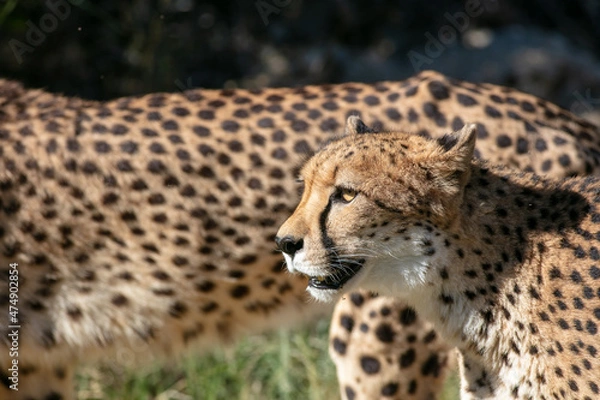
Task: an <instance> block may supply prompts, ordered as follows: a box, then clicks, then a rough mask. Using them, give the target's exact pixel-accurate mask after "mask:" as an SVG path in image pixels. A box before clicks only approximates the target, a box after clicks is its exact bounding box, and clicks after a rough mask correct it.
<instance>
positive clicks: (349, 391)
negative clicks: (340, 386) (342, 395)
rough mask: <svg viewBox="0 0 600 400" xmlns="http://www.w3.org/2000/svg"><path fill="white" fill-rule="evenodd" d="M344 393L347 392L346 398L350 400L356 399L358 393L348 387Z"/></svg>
mask: <svg viewBox="0 0 600 400" xmlns="http://www.w3.org/2000/svg"><path fill="white" fill-rule="evenodd" d="M344 392H346V398H347V399H348V400H354V399H355V398H356V393H355V392H354V390H353V389H352V388H351V387H350V386H346V387H345V388H344Z"/></svg>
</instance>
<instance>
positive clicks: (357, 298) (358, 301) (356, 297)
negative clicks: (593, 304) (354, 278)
mask: <svg viewBox="0 0 600 400" xmlns="http://www.w3.org/2000/svg"><path fill="white" fill-rule="evenodd" d="M350 301H352V303H353V304H354V305H355V306H356V307H360V306H362V305H363V303H364V302H365V298H364V297H363V295H362V294H360V293H356V292H354V293H351V294H350ZM599 310H600V309H599ZM413 312H414V311H413ZM415 316H416V315H415ZM599 319H600V318H599Z"/></svg>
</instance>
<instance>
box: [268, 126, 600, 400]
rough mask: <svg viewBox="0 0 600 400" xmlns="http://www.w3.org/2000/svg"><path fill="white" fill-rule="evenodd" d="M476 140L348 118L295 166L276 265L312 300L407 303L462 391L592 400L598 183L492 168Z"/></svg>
mask: <svg viewBox="0 0 600 400" xmlns="http://www.w3.org/2000/svg"><path fill="white" fill-rule="evenodd" d="M476 140H477V127H476V125H474V124H469V123H467V124H466V125H465V126H464V127H463V128H462V129H460V130H458V131H455V132H452V133H448V134H446V135H444V136H442V137H439V138H437V139H428V138H423V137H419V136H416V135H411V134H406V133H402V132H397V131H391V132H386V131H378V130H373V129H370V128H368V127H367V126H366V125H365V124H364V123H363V122H362V121H361V120H360V119H359V118H358V117H356V116H351V117H349V118H348V123H347V126H346V135H345V136H344V137H342V138H339V139H336V140H332V142H331V143H329V144H328V145H327V146H325V147H324V148H323V149H322V150H321V151H319V152H318V153H317V154H316V155H315V156H314V157H312V158H311V159H309V161H308V162H307V163H306V164H305V165H304V167H303V168H302V171H301V173H300V179H301V180H302V181H303V182H304V187H305V190H304V194H303V196H302V198H301V200H300V203H299V205H298V207H297V208H296V210H295V211H294V213H293V214H292V216H291V217H290V218H289V219H288V220H287V221H286V222H285V223H284V224H283V225H282V227H281V228H280V229H279V231H278V234H277V238H276V242H277V243H278V246H279V247H280V248H281V250H282V251H283V253H284V256H285V259H286V264H287V268H288V269H289V270H290V271H291V272H294V273H298V274H301V275H304V276H307V277H308V288H307V290H308V292H309V293H310V294H311V295H312V296H313V297H314V298H316V299H317V300H321V301H324V302H331V301H333V300H335V299H337V298H338V297H339V296H340V295H341V294H342V293H345V292H348V291H350V292H351V291H352V290H354V289H356V288H359V287H361V288H364V289H365V290H370V291H374V292H377V293H381V294H383V295H388V296H394V297H397V298H399V299H402V300H403V301H405V302H406V303H407V304H409V305H411V306H412V307H414V309H415V310H416V311H417V313H419V315H421V316H422V317H423V318H425V319H426V320H427V321H430V322H431V323H432V324H433V326H434V327H435V329H436V330H437V331H438V332H440V334H441V336H442V337H443V338H444V339H445V340H446V341H447V342H448V343H449V344H451V345H453V346H456V347H457V349H458V350H459V365H460V375H461V395H462V398H464V399H492V398H494V399H496V398H497V399H508V398H516V399H552V398H555V399H558V398H564V399H589V400H591V399H595V398H598V395H599V394H600V386H599V384H600V356H599V354H598V351H599V350H600V335H599V334H598V326H599V324H600V299H599V298H600V285H599V284H598V282H600V267H599V265H600V264H599V262H598V261H599V260H600V250H599V248H600V244H599V241H600V228H599V226H600V225H599V224H600V207H599V206H598V203H600V195H599V193H600V179H599V178H595V177H579V178H569V179H566V180H562V181H555V180H547V179H545V178H542V177H540V176H538V175H535V174H533V173H527V172H515V171H514V170H512V169H510V168H507V167H504V166H493V165H491V164H488V163H484V162H481V161H479V160H476V159H475V158H474V150H475V143H476ZM363 362H365V363H370V364H373V365H370V367H369V368H375V366H374V364H375V363H377V362H378V361H377V360H376V359H365V360H364V361H363Z"/></svg>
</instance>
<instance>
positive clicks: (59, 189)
mask: <svg viewBox="0 0 600 400" xmlns="http://www.w3.org/2000/svg"><path fill="white" fill-rule="evenodd" d="M498 101H501V103H498ZM531 106H533V109H532V108H531ZM498 113H500V114H501V115H500V116H498ZM353 114H354V115H360V116H361V117H362V118H363V119H364V120H365V121H366V122H367V124H369V125H370V126H386V127H389V128H394V129H401V130H406V131H410V132H414V133H419V134H421V135H430V136H433V137H439V136H440V135H442V134H443V133H445V132H446V131H448V129H449V128H451V127H454V126H458V125H462V124H463V123H464V122H465V121H472V122H474V123H478V124H479V125H478V127H479V128H480V131H481V132H482V135H483V133H484V132H485V133H487V138H481V140H480V141H479V142H478V149H477V151H478V154H479V155H480V156H481V157H483V158H487V159H494V160H496V161H499V162H504V163H507V164H510V165H513V166H519V167H521V168H524V169H536V170H540V169H544V171H543V172H546V173H554V174H575V173H577V174H583V173H587V172H592V171H593V170H594V169H595V168H597V165H598V163H597V160H596V158H595V154H597V152H594V151H592V150H597V146H596V141H595V140H596V138H597V137H598V135H597V130H596V128H594V127H593V126H591V125H590V124H587V123H585V122H584V121H582V120H580V119H577V118H576V117H574V116H572V115H571V114H569V113H567V112H565V111H563V110H561V109H560V108H558V107H556V106H555V105H552V104H549V103H546V102H543V101H541V100H539V99H536V98H534V97H532V96H529V95H526V94H523V93H520V92H517V91H513V90H510V89H504V88H499V87H496V86H492V85H478V84H471V83H465V82H460V81H455V80H451V79H448V78H446V77H444V76H442V75H440V74H437V73H434V72H424V73H421V74H419V75H417V76H415V77H413V78H410V79H408V80H406V81H402V82H382V83H377V84H372V85H369V84H360V83H352V84H342V85H329V86H309V87H305V88H299V89H288V88H281V89H264V90H260V91H247V90H233V91H220V90H194V91H189V92H185V93H170V94H159V93H155V94H149V95H145V96H138V97H128V98H121V99H116V100H113V101H109V102H102V103H100V102H94V101H86V100H81V99H76V98H66V97H63V96H59V95H54V94H50V93H47V92H44V91H43V90H26V89H24V88H23V87H21V85H19V84H18V83H15V82H10V81H4V80H2V81H0V152H1V153H0V166H1V167H2V168H1V169H0V203H1V211H0V213H1V221H2V222H1V223H0V228H1V236H0V247H1V250H2V251H1V253H0V270H2V271H3V272H2V275H3V276H5V277H6V276H8V269H9V263H12V262H18V263H19V267H18V268H19V276H20V287H19V304H18V305H19V320H20V321H22V325H21V331H20V341H19V344H20V351H19V362H20V366H21V369H20V374H19V379H20V389H21V390H20V391H19V393H18V394H15V393H14V392H9V391H7V389H6V388H5V387H4V386H2V387H0V398H8V397H9V396H11V397H10V398H14V395H18V396H19V397H21V398H46V397H48V398H60V397H62V398H71V397H73V395H74V394H73V389H72V388H73V382H72V374H73V371H74V368H75V367H76V365H77V364H78V363H80V362H94V361H96V360H98V359H102V360H109V361H111V362H118V363H128V362H131V361H135V360H136V359H139V358H144V357H147V356H151V357H156V356H160V355H171V354H178V353H180V352H181V350H182V349H183V348H189V347H200V348H201V347H206V346H214V345H215V343H221V342H228V341H231V340H233V339H235V338H237V337H239V336H240V335H244V334H247V333H255V332H261V331H264V330H265V329H270V328H272V327H278V326H281V325H289V324H291V323H292V322H300V321H302V320H305V319H306V318H314V317H315V316H316V315H320V314H322V313H323V310H316V309H315V307H311V306H310V303H307V302H306V295H305V293H304V290H305V285H306V282H305V280H303V279H301V278H297V277H291V276H289V275H287V274H285V273H284V272H283V269H282V260H281V256H280V255H279V254H277V253H276V252H275V251H274V245H273V242H272V239H273V237H274V235H275V232H276V229H277V226H278V225H279V224H281V223H282V222H283V221H284V219H285V218H286V217H287V216H288V215H289V213H290V212H291V211H292V210H293V207H294V206H295V205H296V204H297V202H298V200H299V197H298V196H297V191H298V185H297V184H295V183H294V178H295V175H296V172H297V170H296V166H297V165H299V164H300V162H301V161H303V159H304V158H305V157H306V155H307V154H309V153H310V152H311V151H312V150H314V149H316V148H318V147H319V145H320V144H321V143H322V142H323V141H325V140H327V139H328V138H330V137H332V136H335V135H337V134H338V133H339V132H341V131H342V129H343V124H344V121H345V119H346V117H347V116H348V115H353ZM536 121H539V123H537V122H536ZM540 139H541V140H544V143H545V147H544V150H538V149H537V148H536V143H537V141H538V140H540ZM524 140H525V141H527V143H528V145H527V146H526V147H527V149H525V148H524V146H523V143H524V142H523V141H524ZM509 142H510V143H509ZM557 143H560V144H557ZM524 149H525V150H526V151H525V152H523V150H524ZM562 156H566V157H568V160H569V162H568V163H563V164H564V165H561V164H560V163H559V162H558V160H559V158H560V157H562ZM563 159H564V158H563ZM7 290H8V286H7V285H6V282H5V283H4V284H2V285H1V288H0V298H2V299H3V301H2V304H3V305H2V307H5V306H7V303H6V296H7ZM370 301H371V300H370V299H369V298H368V297H367V296H365V301H364V303H365V306H364V307H363V309H367V308H369V302H370ZM385 301H387V302H388V305H389V307H390V309H391V310H392V313H397V312H401V310H404V309H405V308H406V306H405V305H404V304H403V303H398V302H397V301H395V300H393V299H388V300H385V299H382V298H379V299H378V303H377V304H381V303H383V302H385ZM348 304H349V302H342V303H340V307H341V309H342V310H343V309H345V308H344V307H347V305H348ZM352 307H353V309H352V311H351V312H356V316H355V319H356V326H359V325H360V318H359V316H360V312H361V309H360V308H359V307H358V306H352ZM317 308H320V309H322V307H317ZM349 312H350V311H349ZM382 317H383V316H382ZM364 319H365V321H367V319H368V321H367V322H368V323H369V324H371V323H374V322H376V321H377V320H381V321H383V320H385V318H381V319H379V318H375V319H371V318H370V317H368V316H366V315H365V316H364ZM390 323H391V324H393V325H392V329H393V330H394V332H396V334H395V335H394V337H393V341H392V342H390V343H388V344H387V346H385V347H386V348H387V352H388V354H390V357H392V355H393V358H394V359H397V358H398V357H399V353H395V352H397V351H399V350H396V349H402V348H407V347H408V348H409V349H412V350H414V351H415V352H417V353H418V354H419V357H422V358H423V359H425V360H430V359H432V357H434V358H435V357H437V359H438V360H440V363H439V368H435V370H436V371H437V370H439V371H438V372H439V373H437V374H435V376H434V375H432V374H423V373H422V372H421V371H422V368H421V367H422V366H421V365H417V364H412V365H410V366H406V367H405V368H403V369H402V371H401V372H402V376H401V377H400V378H396V379H398V380H397V381H395V382H399V383H400V385H399V389H398V391H397V394H398V395H401V394H405V395H406V396H409V395H410V396H413V397H415V398H427V394H422V393H424V392H422V391H421V388H429V389H430V390H429V391H428V392H427V393H434V392H436V391H439V388H440V383H441V376H442V375H443V373H442V371H443V368H442V367H443V363H442V362H441V361H443V360H445V359H447V354H446V353H445V352H444V351H441V349H443V348H445V345H444V344H443V343H441V342H440V341H439V340H433V341H429V342H426V341H422V342H419V343H414V342H412V341H410V340H409V339H411V338H412V336H411V335H412V334H413V331H411V330H408V332H409V333H408V336H406V335H405V332H407V329H408V328H407V327H405V326H404V325H402V324H400V323H399V322H396V323H395V324H394V323H393V321H390ZM421 324H423V325H421ZM420 326H423V328H422V329H421V328H419V329H417V327H420ZM336 328H337V329H344V330H346V328H345V327H342V326H339V325H337V324H336V323H334V324H333V325H332V332H333V337H338V336H340V335H341V333H335V330H336ZM410 329H414V331H415V332H417V333H418V334H419V335H420V336H422V337H425V336H426V334H427V333H428V332H429V329H428V328H427V327H426V323H424V322H422V321H420V320H416V321H415V322H414V324H413V325H411V327H410ZM0 331H1V332H0V333H1V334H2V338H3V339H2V341H0V343H1V345H0V346H1V347H0V366H1V368H2V371H3V372H2V373H3V374H4V373H5V371H6V367H7V365H8V364H9V363H10V362H11V359H10V357H9V356H8V351H7V346H8V339H7V336H6V333H7V332H6V325H4V322H2V324H0ZM355 332H357V331H355ZM367 340H368V339H367ZM372 340H377V338H375V337H373V339H372ZM361 348H364V347H363V345H360V344H359V345H358V346H354V345H352V344H351V343H350V342H348V345H347V347H346V349H347V353H346V354H347V355H348V357H347V358H345V359H339V360H338V364H342V363H347V365H349V366H348V367H345V369H344V370H345V371H348V370H352V371H354V373H352V374H349V375H348V376H351V378H348V379H352V385H353V387H354V390H355V391H356V392H357V393H362V392H365V393H367V392H369V391H376V392H379V391H381V386H385V385H387V384H388V383H389V382H377V379H375V376H371V375H369V376H368V378H369V379H366V378H367V376H366V375H364V374H363V371H362V370H361V367H360V364H359V363H358V362H357V361H356V359H355V358H353V357H350V356H351V355H352V354H354V353H355V352H359V351H361V350H360V349H361ZM376 348H378V349H379V348H381V347H377V346H376ZM338 354H339V353H338ZM373 356H375V355H373ZM419 359H420V358H419ZM396 368H398V367H397V363H394V364H390V365H389V366H388V371H392V372H388V373H387V376H398V374H396ZM382 372H384V371H383V370H382ZM361 374H363V377H364V379H362V380H361V379H360V376H361ZM345 379H346V378H345V375H344V376H342V379H341V384H342V386H343V388H344V389H343V390H342V392H343V393H348V390H347V389H345V388H346V386H348V383H347V381H346V380H345ZM357 381H362V382H365V384H364V386H361V385H359V384H357V383H356V382H357ZM2 382H3V383H6V382H7V381H6V380H5V379H3V380H2ZM36 382H46V384H45V385H40V384H37V383H36ZM410 382H416V385H417V386H418V388H416V386H415V384H414V383H413V384H409V383H410ZM411 388H412V389H411ZM371 398H372V397H371Z"/></svg>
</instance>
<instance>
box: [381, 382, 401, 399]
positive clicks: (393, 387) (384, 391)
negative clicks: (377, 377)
mask: <svg viewBox="0 0 600 400" xmlns="http://www.w3.org/2000/svg"><path fill="white" fill-rule="evenodd" d="M397 392H398V384H397V383H388V384H387V385H385V386H384V387H382V388H381V395H382V396H393V395H395V394H396V393H397Z"/></svg>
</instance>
